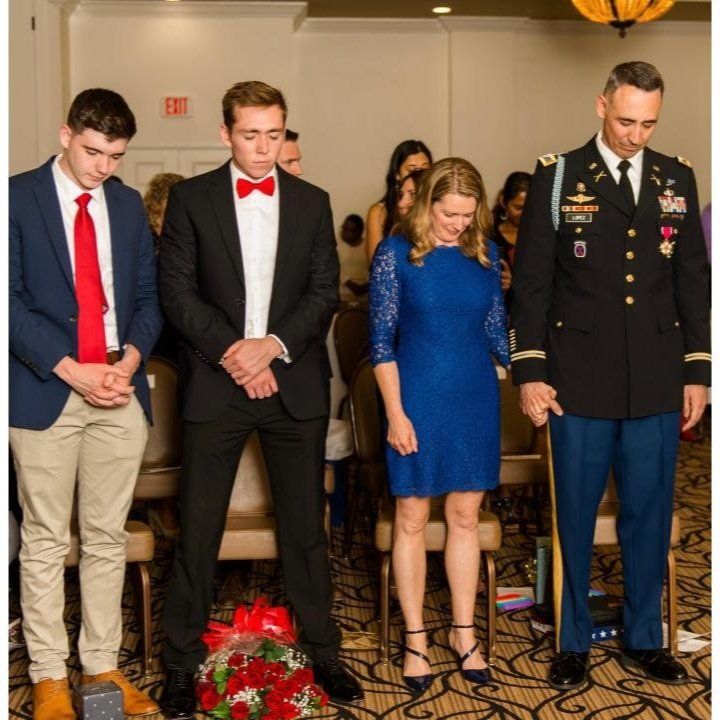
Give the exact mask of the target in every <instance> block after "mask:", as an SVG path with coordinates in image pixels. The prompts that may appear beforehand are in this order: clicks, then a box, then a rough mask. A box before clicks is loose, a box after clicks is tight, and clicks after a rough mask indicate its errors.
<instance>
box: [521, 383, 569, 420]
mask: <svg viewBox="0 0 720 720" xmlns="http://www.w3.org/2000/svg"><path fill="white" fill-rule="evenodd" d="M556 397H557V390H555V388H553V387H552V386H551V385H548V384H547V383H544V382H529V383H523V384H522V385H521V386H520V409H521V410H522V411H523V413H524V414H525V415H527V416H528V417H529V418H530V420H531V421H532V424H533V425H535V427H540V426H542V425H544V424H545V423H546V422H547V419H548V411H549V410H552V411H553V412H554V413H555V414H556V415H562V414H563V409H562V408H561V407H560V404H559V403H558V402H557V401H556V400H555V398H556Z"/></svg>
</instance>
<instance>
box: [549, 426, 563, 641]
mask: <svg viewBox="0 0 720 720" xmlns="http://www.w3.org/2000/svg"><path fill="white" fill-rule="evenodd" d="M547 452H548V456H547V461H548V484H549V486H550V516H551V524H552V531H551V537H552V564H553V611H554V613H555V651H556V652H560V624H561V622H562V593H563V563H562V548H561V547H560V532H559V531H558V520H557V503H556V500H555V468H554V466H553V452H552V438H551V437H550V421H549V420H548V423H547Z"/></svg>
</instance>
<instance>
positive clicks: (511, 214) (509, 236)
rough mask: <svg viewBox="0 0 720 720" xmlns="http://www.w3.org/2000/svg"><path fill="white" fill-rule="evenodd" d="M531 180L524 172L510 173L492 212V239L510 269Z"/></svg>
mask: <svg viewBox="0 0 720 720" xmlns="http://www.w3.org/2000/svg"><path fill="white" fill-rule="evenodd" d="M530 180H531V175H530V173H526V172H522V171H517V172H512V173H510V174H509V175H508V176H507V178H506V179H505V184H504V185H503V187H502V190H501V191H500V193H499V195H498V200H497V202H496V203H495V206H494V207H493V210H492V215H493V235H492V239H493V241H494V242H495V243H496V244H497V245H498V247H499V248H500V252H501V256H502V258H503V260H505V261H506V262H507V263H508V266H509V267H510V269H512V267H513V264H514V263H515V244H516V243H517V232H518V228H519V227H520V218H521V217H522V212H523V208H524V207H525V199H526V198H527V193H528V190H529V188H530Z"/></svg>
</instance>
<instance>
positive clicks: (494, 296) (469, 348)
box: [370, 158, 509, 693]
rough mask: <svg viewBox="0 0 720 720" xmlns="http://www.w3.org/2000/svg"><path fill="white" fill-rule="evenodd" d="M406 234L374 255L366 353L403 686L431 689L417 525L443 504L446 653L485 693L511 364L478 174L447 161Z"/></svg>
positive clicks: (424, 181)
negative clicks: (381, 435) (489, 505)
mask: <svg viewBox="0 0 720 720" xmlns="http://www.w3.org/2000/svg"><path fill="white" fill-rule="evenodd" d="M401 229H402V234H399V235H393V236H390V237H388V238H386V239H385V240H383V242H382V243H381V244H380V245H379V246H378V249H377V251H376V253H375V256H374V258H373V263H372V268H371V273H370V335H371V338H370V354H371V360H372V363H373V366H374V368H375V376H376V378H377V382H378V386H379V388H380V392H381V394H382V397H383V401H384V404H385V411H386V414H387V424H388V429H387V452H386V455H387V467H388V478H389V484H390V491H391V493H392V494H393V495H394V496H395V498H396V512H395V528H394V541H393V572H394V575H395V582H396V584H397V591H398V598H399V600H400V605H401V607H402V612H403V616H404V619H405V626H406V630H405V633H406V642H405V649H406V654H405V660H404V666H403V679H404V681H405V683H406V684H407V686H408V687H409V688H410V689H411V690H412V691H413V692H415V693H420V692H423V691H424V690H426V689H427V688H428V687H429V685H430V683H431V682H432V677H433V676H432V673H431V669H430V663H429V660H428V657H427V638H426V635H425V631H424V629H423V614H422V608H423V599H424V594H425V567H426V554H425V534H424V530H425V524H426V523H427V519H428V516H429V513H430V500H431V498H432V497H434V496H438V495H446V496H447V497H446V500H445V516H446V520H447V525H448V533H447V544H446V547H445V566H446V572H447V577H448V582H449V586H450V594H451V597H452V611H453V623H452V627H451V630H450V638H449V639H450V644H451V646H452V647H453V649H454V650H455V651H456V652H457V653H458V656H459V658H460V670H461V672H462V673H463V675H464V677H466V678H467V679H468V680H470V681H471V682H474V683H486V682H487V681H488V680H489V678H490V675H489V670H488V667H487V664H486V663H485V661H484V659H483V658H482V656H481V654H480V652H479V650H478V643H477V641H476V639H475V631H474V620H473V619H474V612H475V596H476V591H477V581H478V573H479V565H480V549H479V543H478V534H477V521H478V511H479V508H480V503H481V502H482V498H483V493H484V492H485V491H486V490H491V489H493V488H495V487H496V486H497V483H498V473H499V467H500V402H499V388H498V381H497V373H496V370H495V366H494V364H493V361H492V355H494V356H495V357H496V358H497V359H498V361H499V362H500V363H501V364H502V365H504V366H507V365H508V363H509V358H508V341H507V331H506V320H505V318H506V315H505V308H504V303H503V296H502V290H501V287H500V273H501V268H500V262H499V257H498V252H497V247H496V245H495V244H494V243H493V242H490V241H489V239H488V238H489V236H490V233H491V231H492V220H491V216H490V211H489V209H488V204H487V196H486V193H485V188H484V186H483V182H482V178H481V177H480V174H479V173H478V171H477V170H476V169H475V168H474V167H473V166H472V165H471V164H470V163H469V162H467V161H466V160H462V159H460V158H446V159H445V160H441V161H439V162H437V163H435V164H434V165H433V166H432V167H431V168H430V169H429V170H427V171H426V172H425V173H424V174H423V177H422V178H421V180H420V182H419V185H418V188H417V199H416V201H415V204H414V205H413V207H412V209H411V210H410V212H409V213H408V215H407V216H406V217H405V218H404V219H403V222H402V226H401Z"/></svg>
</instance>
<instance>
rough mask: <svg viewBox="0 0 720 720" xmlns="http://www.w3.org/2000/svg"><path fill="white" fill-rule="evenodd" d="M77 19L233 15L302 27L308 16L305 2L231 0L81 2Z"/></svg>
mask: <svg viewBox="0 0 720 720" xmlns="http://www.w3.org/2000/svg"><path fill="white" fill-rule="evenodd" d="M75 1H77V0H75ZM75 14H76V15H80V14H82V15H169V16H183V15H184V16H197V15H202V16H204V17H208V16H216V15H224V16H227V15H232V16H233V17H245V18H248V17H265V18H277V17H287V18H291V19H292V20H293V22H294V23H296V24H301V23H302V22H303V20H304V19H305V17H306V15H307V3H306V2H292V1H290V2H233V1H232V0H183V2H164V1H163V0H155V2H148V0H80V2H79V3H78V5H77V8H76V10H75Z"/></svg>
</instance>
